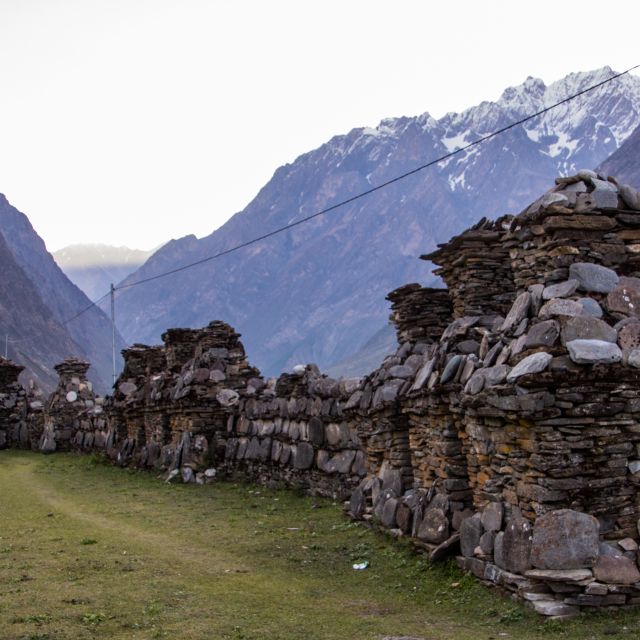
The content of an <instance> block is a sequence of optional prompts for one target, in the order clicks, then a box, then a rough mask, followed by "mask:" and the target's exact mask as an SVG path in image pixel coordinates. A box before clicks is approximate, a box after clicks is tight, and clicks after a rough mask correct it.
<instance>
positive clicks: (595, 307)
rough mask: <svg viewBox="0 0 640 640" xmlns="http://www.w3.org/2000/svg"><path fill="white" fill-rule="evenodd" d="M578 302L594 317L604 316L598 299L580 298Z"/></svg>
mask: <svg viewBox="0 0 640 640" xmlns="http://www.w3.org/2000/svg"><path fill="white" fill-rule="evenodd" d="M578 302H579V303H580V304H581V305H582V308H583V310H584V313H585V314H586V315H588V316H593V317H594V318H602V316H603V312H602V307H601V306H600V305H599V304H598V302H597V300H594V299H593V298H580V299H579V300H578Z"/></svg>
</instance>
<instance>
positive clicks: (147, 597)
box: [0, 451, 640, 640]
mask: <svg viewBox="0 0 640 640" xmlns="http://www.w3.org/2000/svg"><path fill="white" fill-rule="evenodd" d="M365 560H366V561H368V562H369V567H368V568H367V569H365V570H362V571H355V570H354V569H353V568H352V565H353V564H354V563H355V562H359V561H365ZM639 634H640V612H639V613H636V612H627V613H613V614H612V613H600V614H592V615H584V616H582V617H580V618H578V619H577V620H575V621H571V622H569V623H560V622H557V621H547V622H544V621H543V620H541V619H540V618H538V617H536V616H534V615H533V614H530V613H529V612H528V611H526V610H525V609H524V608H523V607H521V606H520V605H518V604H515V603H513V602H512V601H510V600H508V599H504V598H502V597H500V596H499V595H497V594H496V593H495V591H492V590H489V589H486V588H484V587H482V586H480V585H479V584H477V583H476V582H475V580H474V579H472V578H470V577H469V576H463V575H462V574H460V573H459V572H458V571H457V569H455V568H454V566H453V565H451V564H447V565H444V566H438V567H429V566H428V565H427V564H426V563H425V562H424V560H422V559H421V558H420V557H419V556H416V555H414V554H413V553H412V552H411V551H410V550H409V549H408V547H407V546H406V545H404V544H400V543H397V542H394V541H392V540H390V539H387V538H385V537H382V536H380V535H377V534H375V533H373V532H371V531H369V530H367V529H365V528H363V527H361V526H358V525H356V524H353V523H351V522H349V521H348V520H347V519H346V518H345V517H344V516H343V515H342V513H341V510H340V507H339V505H335V504H332V503H331V502H329V501H324V500H314V499H311V498H307V497H301V496H299V495H296V494H295V493H294V492H291V491H279V492H273V491H269V490H265V489H263V488H260V487H256V486H252V485H242V484H235V483H224V482H219V483H217V484H213V485H209V486H206V487H196V486H183V485H167V484H165V483H162V482H160V481H159V480H158V479H156V478H154V477H153V475H151V474H147V473H137V472H129V471H125V470H122V469H116V468H114V467H111V466H107V465H103V464H101V463H100V462H99V461H97V460H96V459H95V458H92V457H81V456H74V455H66V454H58V455H54V456H49V457H44V456H41V455H37V454H31V453H25V452H7V451H3V452H0V638H2V640H5V639H14V638H15V639H30V640H45V639H47V640H49V639H52V640H53V639H62V638H69V639H71V638H72V639H83V638H165V637H166V638H175V639H177V640H182V639H198V640H199V639H203V640H204V639H216V640H218V639H221V640H224V639H230V640H231V639H234V640H263V639H264V640H266V639H272V640H276V639H298V638H304V639H305V640H314V639H323V640H324V639H334V638H335V639H338V638H339V639H345V638H346V639H349V640H360V639H372V640H378V639H381V638H384V637H385V636H415V637H418V638H424V639H427V640H436V639H438V640H439V639H446V638H456V639H457V638H461V639H463V638H468V639H471V638H473V639H479V638H480V639H486V640H490V639H496V640H498V639H499V638H518V639H528V638H556V637H561V638H576V639H578V638H580V639H585V638H600V637H604V636H606V637H621V638H636V637H638V635H639Z"/></svg>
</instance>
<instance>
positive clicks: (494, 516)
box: [481, 502, 504, 531]
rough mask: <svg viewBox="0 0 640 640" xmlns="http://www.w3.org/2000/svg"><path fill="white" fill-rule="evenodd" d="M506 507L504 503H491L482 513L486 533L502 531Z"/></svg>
mask: <svg viewBox="0 0 640 640" xmlns="http://www.w3.org/2000/svg"><path fill="white" fill-rule="evenodd" d="M503 515H504V506H503V504H502V502H490V503H489V504H488V505H487V506H486V507H485V508H484V509H483V511H482V517H481V521H482V526H483V527H484V528H485V530H486V531H500V529H502V518H503Z"/></svg>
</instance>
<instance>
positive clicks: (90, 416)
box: [31, 358, 106, 453]
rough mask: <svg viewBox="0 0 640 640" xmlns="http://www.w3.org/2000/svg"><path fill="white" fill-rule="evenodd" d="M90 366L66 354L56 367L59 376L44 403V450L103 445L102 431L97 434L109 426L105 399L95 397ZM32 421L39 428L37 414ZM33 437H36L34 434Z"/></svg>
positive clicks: (42, 438) (41, 445) (42, 439)
mask: <svg viewBox="0 0 640 640" xmlns="http://www.w3.org/2000/svg"><path fill="white" fill-rule="evenodd" d="M90 366H91V365H90V364H89V363H88V362H85V361H84V360H80V359H78V358H67V359H66V360H65V361H64V362H62V363H60V364H58V365H56V366H55V367H54V368H55V370H56V372H57V373H58V375H59V376H60V379H59V381H58V387H57V388H56V389H55V390H54V392H53V393H52V394H51V396H50V397H49V400H48V401H47V403H46V405H45V407H44V415H43V426H42V434H41V435H40V438H39V443H38V448H39V450H40V451H42V452H43V453H52V452H53V451H69V450H71V449H76V450H81V451H90V450H92V449H94V448H100V447H99V444H100V442H101V435H98V434H102V432H103V431H104V429H105V427H106V420H105V418H104V416H103V415H102V413H103V408H102V405H103V402H104V400H103V398H99V397H96V395H95V394H94V393H93V387H92V384H91V382H89V381H88V380H87V370H88V369H89V367H90ZM36 402H37V401H36ZM39 411H40V407H36V413H37V412H39ZM31 424H32V428H33V429H36V428H37V427H36V426H35V425H37V424H38V420H37V417H36V418H34V420H33V421H31ZM31 439H32V441H33V440H35V437H32V438H31Z"/></svg>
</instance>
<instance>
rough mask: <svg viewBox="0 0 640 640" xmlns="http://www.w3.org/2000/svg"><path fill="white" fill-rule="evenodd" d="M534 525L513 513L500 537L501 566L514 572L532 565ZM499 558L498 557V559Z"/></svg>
mask: <svg viewBox="0 0 640 640" xmlns="http://www.w3.org/2000/svg"><path fill="white" fill-rule="evenodd" d="M532 540H533V527H532V526H531V524H530V523H529V522H528V521H527V520H525V519H524V518H523V517H522V516H518V515H513V516H512V517H511V519H510V520H509V522H508V523H507V526H506V527H505V530H504V535H503V536H502V537H501V538H500V543H501V548H500V551H501V553H500V555H501V557H502V563H503V564H499V566H500V567H502V568H503V569H506V570H507V571H511V572H513V573H522V574H523V573H524V572H525V571H527V570H528V569H529V568H530V567H531V544H532ZM496 560H497V559H496Z"/></svg>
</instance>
